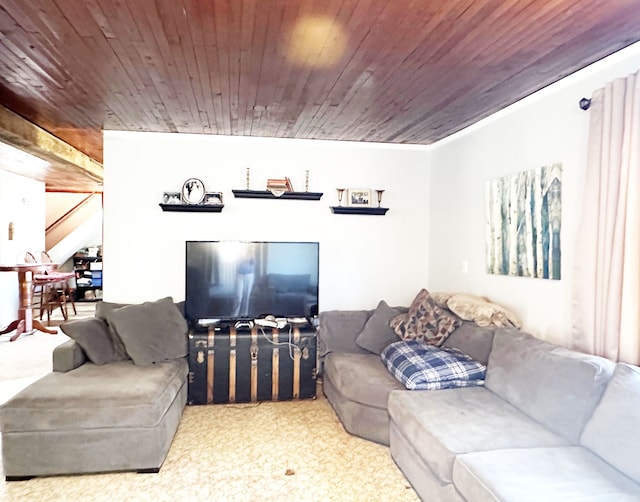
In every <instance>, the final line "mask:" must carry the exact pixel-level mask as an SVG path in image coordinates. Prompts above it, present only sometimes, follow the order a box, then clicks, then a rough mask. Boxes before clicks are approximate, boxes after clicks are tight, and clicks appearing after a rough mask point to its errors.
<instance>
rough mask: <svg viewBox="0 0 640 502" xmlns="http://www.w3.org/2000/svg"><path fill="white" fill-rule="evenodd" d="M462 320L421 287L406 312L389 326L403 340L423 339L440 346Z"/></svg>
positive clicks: (394, 319) (390, 322) (392, 320)
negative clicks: (442, 306)
mask: <svg viewBox="0 0 640 502" xmlns="http://www.w3.org/2000/svg"><path fill="white" fill-rule="evenodd" d="M461 323H462V321H460V319H458V318H457V317H455V316H453V315H452V314H450V313H449V312H447V311H446V310H445V309H443V308H441V307H439V306H438V305H437V304H436V302H435V300H434V299H433V298H432V297H431V295H430V294H429V292H428V291H427V290H426V289H421V290H420V292H419V293H418V295H417V296H416V297H415V299H414V300H413V303H412V304H411V307H409V311H408V312H407V313H406V314H399V315H397V316H395V317H394V318H392V319H391V321H389V326H390V327H391V329H393V331H394V332H395V333H396V335H398V336H399V337H400V338H402V339H403V340H421V341H423V342H424V343H428V344H429V345H436V346H440V345H442V344H443V343H444V341H445V340H446V339H447V337H448V336H449V335H450V334H451V333H452V332H453V331H454V330H455V329H456V328H458V326H460V324H461Z"/></svg>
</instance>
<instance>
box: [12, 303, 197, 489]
mask: <svg viewBox="0 0 640 502" xmlns="http://www.w3.org/2000/svg"><path fill="white" fill-rule="evenodd" d="M63 331H65V333H66V334H68V335H69V336H71V337H72V339H71V340H69V341H67V342H65V343H63V344H62V345H60V346H58V347H57V348H56V349H55V350H54V353H53V372H51V373H49V374H48V375H46V376H44V377H43V378H41V379H40V380H38V381H36V382H34V383H33V384H31V385H29V386H28V387H27V388H25V389H24V390H23V391H21V392H20V393H18V394H16V395H15V396H14V397H13V398H11V399H10V400H9V401H7V402H6V403H4V404H3V405H2V406H1V407H0V426H1V430H2V459H3V467H4V473H5V477H6V479H7V480H8V481H12V480H20V479H25V478H30V477H34V476H49V475H57V474H82V473H92V472H107V471H131V470H133V471H139V472H157V471H158V470H159V469H160V467H161V466H162V464H163V462H164V459H165V457H166V455H167V452H168V451H169V447H170V446H171V442H172V440H173V437H174V435H175V433H176V431H177V428H178V425H179V422H180V418H181V417H182V412H183V409H184V407H185V405H186V401H187V375H188V363H187V359H186V355H187V325H186V322H185V320H184V318H183V317H182V314H181V312H180V310H179V308H176V306H175V305H174V304H173V302H172V300H171V299H170V298H166V299H163V300H158V301H157V302H147V303H145V304H141V305H135V306H133V305H132V306H125V305H121V304H108V303H104V302H102V303H100V304H99V306H98V308H97V310H96V317H95V318H90V319H84V320H78V321H72V322H70V323H68V324H64V325H63Z"/></svg>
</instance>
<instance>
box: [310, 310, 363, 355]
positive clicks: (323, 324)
mask: <svg viewBox="0 0 640 502" xmlns="http://www.w3.org/2000/svg"><path fill="white" fill-rule="evenodd" d="M372 313H373V311H372V310H328V311H326V312H320V328H319V330H318V354H319V357H320V358H323V357H324V356H326V355H327V354H328V353H329V352H352V353H356V354H367V351H366V350H364V349H361V348H360V347H358V345H356V338H357V337H358V335H359V334H360V333H361V332H362V330H363V329H364V326H365V324H366V323H367V321H368V320H369V317H371V314H372Z"/></svg>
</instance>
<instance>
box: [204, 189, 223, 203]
mask: <svg viewBox="0 0 640 502" xmlns="http://www.w3.org/2000/svg"><path fill="white" fill-rule="evenodd" d="M202 203H203V204H205V205H207V206H222V205H223V202H222V192H206V193H205V194H204V199H203V200H202Z"/></svg>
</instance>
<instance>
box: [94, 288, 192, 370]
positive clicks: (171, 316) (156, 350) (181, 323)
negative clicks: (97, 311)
mask: <svg viewBox="0 0 640 502" xmlns="http://www.w3.org/2000/svg"><path fill="white" fill-rule="evenodd" d="M107 320H108V322H109V325H110V326H111V327H112V328H113V329H114V330H115V331H116V333H117V334H118V336H119V337H120V339H121V340H122V341H123V343H124V346H125V348H126V349H127V354H129V356H130V357H131V359H133V362H134V364H136V365H139V366H150V365H151V364H153V363H158V362H162V361H167V360H170V359H177V358H180V357H185V356H186V355H187V354H188V344H187V332H188V327H187V321H185V319H184V317H182V315H181V314H180V311H179V310H178V308H177V307H176V306H175V304H174V303H173V300H172V299H171V297H167V298H163V299H161V300H157V301H155V302H145V303H142V304H140V305H129V306H127V307H122V308H120V309H114V310H112V311H111V312H110V313H109V314H108V316H107Z"/></svg>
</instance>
